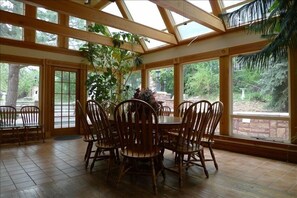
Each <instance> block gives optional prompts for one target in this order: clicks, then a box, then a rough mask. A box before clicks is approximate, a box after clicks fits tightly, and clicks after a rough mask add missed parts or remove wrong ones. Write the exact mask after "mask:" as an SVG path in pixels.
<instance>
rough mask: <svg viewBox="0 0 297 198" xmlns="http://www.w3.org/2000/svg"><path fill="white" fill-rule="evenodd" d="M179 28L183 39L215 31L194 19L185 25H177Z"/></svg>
mask: <svg viewBox="0 0 297 198" xmlns="http://www.w3.org/2000/svg"><path fill="white" fill-rule="evenodd" d="M177 29H178V31H179V33H180V35H181V38H182V39H187V38H191V37H195V36H198V35H203V34H207V33H209V32H213V30H212V29H209V28H207V27H205V26H203V25H200V24H199V23H196V22H194V21H191V22H189V23H187V24H185V25H179V26H177Z"/></svg>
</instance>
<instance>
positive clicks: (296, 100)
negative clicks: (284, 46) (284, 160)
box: [288, 48, 297, 144]
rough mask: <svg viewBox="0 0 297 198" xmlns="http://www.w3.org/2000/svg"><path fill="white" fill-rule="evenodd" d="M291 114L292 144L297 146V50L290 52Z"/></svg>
mask: <svg viewBox="0 0 297 198" xmlns="http://www.w3.org/2000/svg"><path fill="white" fill-rule="evenodd" d="M288 62H289V72H288V73H289V89H290V92H289V114H290V123H289V126H290V127H289V128H290V129H291V143H293V144H297V91H296V90H297V83H296V81H297V48H295V49H290V51H289V59H288Z"/></svg>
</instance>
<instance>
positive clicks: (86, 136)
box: [76, 100, 97, 168]
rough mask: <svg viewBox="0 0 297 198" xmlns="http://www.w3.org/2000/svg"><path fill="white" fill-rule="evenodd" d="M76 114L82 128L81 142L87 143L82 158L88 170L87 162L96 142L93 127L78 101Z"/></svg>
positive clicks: (90, 157)
mask: <svg viewBox="0 0 297 198" xmlns="http://www.w3.org/2000/svg"><path fill="white" fill-rule="evenodd" d="M76 107H77V108H76V112H77V115H78V117H79V120H80V123H81V125H82V128H83V141H84V142H86V143H87V148H86V152H85V156H84V160H85V168H88V166H89V161H90V159H92V158H93V157H92V152H95V151H93V145H94V142H96V141H97V137H96V135H95V134H93V127H92V126H91V125H90V123H89V122H88V118H87V114H86V113H85V112H84V110H83V108H82V105H81V103H80V101H79V100H77V101H76Z"/></svg>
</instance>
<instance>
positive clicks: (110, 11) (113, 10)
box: [102, 3, 123, 18]
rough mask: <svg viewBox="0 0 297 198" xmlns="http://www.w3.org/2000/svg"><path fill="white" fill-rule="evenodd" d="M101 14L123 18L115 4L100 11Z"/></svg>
mask: <svg viewBox="0 0 297 198" xmlns="http://www.w3.org/2000/svg"><path fill="white" fill-rule="evenodd" d="M102 11H103V12H106V13H108V14H112V15H115V16H118V17H121V18H123V15H122V13H121V12H120V10H119V8H118V6H117V4H115V3H110V4H109V5H107V6H106V7H105V8H103V9H102Z"/></svg>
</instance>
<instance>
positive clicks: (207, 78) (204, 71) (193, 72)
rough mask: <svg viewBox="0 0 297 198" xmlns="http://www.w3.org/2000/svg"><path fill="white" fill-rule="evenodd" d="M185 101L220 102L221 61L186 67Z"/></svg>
mask: <svg viewBox="0 0 297 198" xmlns="http://www.w3.org/2000/svg"><path fill="white" fill-rule="evenodd" d="M183 72H184V75H183V76H184V94H183V99H184V100H191V101H198V100H209V101H211V102H214V101H217V100H219V90H220V85H219V80H220V79H219V76H220V75H219V61H218V60H210V61H203V62H196V63H191V64H186V65H184V71H183Z"/></svg>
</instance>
